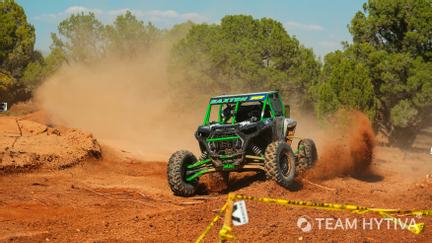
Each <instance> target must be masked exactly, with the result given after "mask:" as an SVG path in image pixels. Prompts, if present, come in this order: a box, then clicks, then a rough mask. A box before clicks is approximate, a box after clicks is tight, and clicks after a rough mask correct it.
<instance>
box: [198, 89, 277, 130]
mask: <svg viewBox="0 0 432 243" xmlns="http://www.w3.org/2000/svg"><path fill="white" fill-rule="evenodd" d="M270 95H277V93H275V92H273V93H260V94H250V95H238V96H227V97H223V96H222V97H214V98H211V99H210V102H209V104H208V106H207V111H206V115H205V117H204V121H203V125H204V126H207V125H210V115H211V110H212V107H213V106H219V111H218V119H217V123H218V124H225V123H224V122H223V117H222V113H223V109H222V107H223V105H225V104H235V107H234V114H233V115H232V118H231V124H235V123H236V121H237V112H238V109H239V107H240V104H242V103H247V102H254V101H260V102H263V106H262V109H261V115H260V118H259V120H260V121H262V120H264V119H268V118H265V117H264V115H265V111H266V108H267V106H268V107H269V108H270V116H271V118H275V117H276V116H277V114H276V112H275V110H274V108H273V105H272V102H270V97H269V96H270ZM277 99H278V100H279V103H280V106H281V109H282V115H284V116H285V107H284V106H283V103H282V100H281V99H280V96H279V95H277Z"/></svg>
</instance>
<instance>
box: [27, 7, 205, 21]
mask: <svg viewBox="0 0 432 243" xmlns="http://www.w3.org/2000/svg"><path fill="white" fill-rule="evenodd" d="M127 11H130V12H132V14H134V15H135V16H137V17H138V18H140V19H142V20H145V21H152V22H160V23H162V24H163V25H167V24H174V23H177V22H181V21H186V20H191V21H193V22H198V23H201V22H206V21H208V20H209V19H208V18H207V17H206V16H204V15H201V14H199V13H195V12H189V13H179V12H177V11H175V10H151V11H143V10H138V9H137V10H132V9H129V8H121V9H110V10H101V9H91V8H87V7H85V6H71V7H68V8H67V9H65V10H64V11H62V12H59V13H48V14H42V15H39V16H36V17H34V19H35V20H47V21H60V20H62V19H65V18H67V17H68V16H70V15H72V14H78V13H82V12H84V13H89V12H92V13H94V14H95V15H96V16H97V17H99V18H100V19H101V20H102V21H103V22H110V21H112V20H113V19H114V18H115V17H116V16H118V15H121V14H125V13H126V12H127Z"/></svg>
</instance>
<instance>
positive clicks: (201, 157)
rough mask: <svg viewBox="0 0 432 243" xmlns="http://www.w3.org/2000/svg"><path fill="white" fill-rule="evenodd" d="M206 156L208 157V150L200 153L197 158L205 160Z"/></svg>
mask: <svg viewBox="0 0 432 243" xmlns="http://www.w3.org/2000/svg"><path fill="white" fill-rule="evenodd" d="M207 157H208V152H207V151H204V152H203V153H202V154H201V156H200V158H199V160H205V159H207Z"/></svg>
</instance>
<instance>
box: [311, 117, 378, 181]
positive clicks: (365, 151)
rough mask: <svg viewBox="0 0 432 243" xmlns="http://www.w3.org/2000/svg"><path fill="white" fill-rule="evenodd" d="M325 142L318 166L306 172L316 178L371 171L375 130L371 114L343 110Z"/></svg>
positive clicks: (359, 174)
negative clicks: (370, 118)
mask: <svg viewBox="0 0 432 243" xmlns="http://www.w3.org/2000/svg"><path fill="white" fill-rule="evenodd" d="M332 124H334V126H333V127H332V129H331V130H330V131H328V134H331V136H329V137H328V138H327V139H326V141H325V142H324V144H325V145H324V146H323V149H322V150H321V151H320V153H321V154H320V157H319V160H318V161H317V164H316V166H315V167H314V168H313V169H312V170H311V171H310V172H309V173H308V174H307V175H306V176H307V177H309V178H313V179H330V178H333V177H336V176H347V175H351V176H363V175H366V174H367V173H369V172H370V170H369V167H370V165H371V163H372V159H373V152H374V146H375V134H374V132H373V129H372V125H371V122H370V121H369V119H368V117H367V116H366V115H364V114H363V113H361V112H357V111H353V112H346V111H343V112H339V113H338V114H337V115H336V116H335V117H334V118H333V120H332Z"/></svg>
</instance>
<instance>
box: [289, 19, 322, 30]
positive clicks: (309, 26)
mask: <svg viewBox="0 0 432 243" xmlns="http://www.w3.org/2000/svg"><path fill="white" fill-rule="evenodd" d="M285 26H286V27H287V29H288V30H290V29H299V30H309V31H322V30H324V27H322V26H321V25H318V24H304V23H300V22H295V21H288V22H286V23H285Z"/></svg>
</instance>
